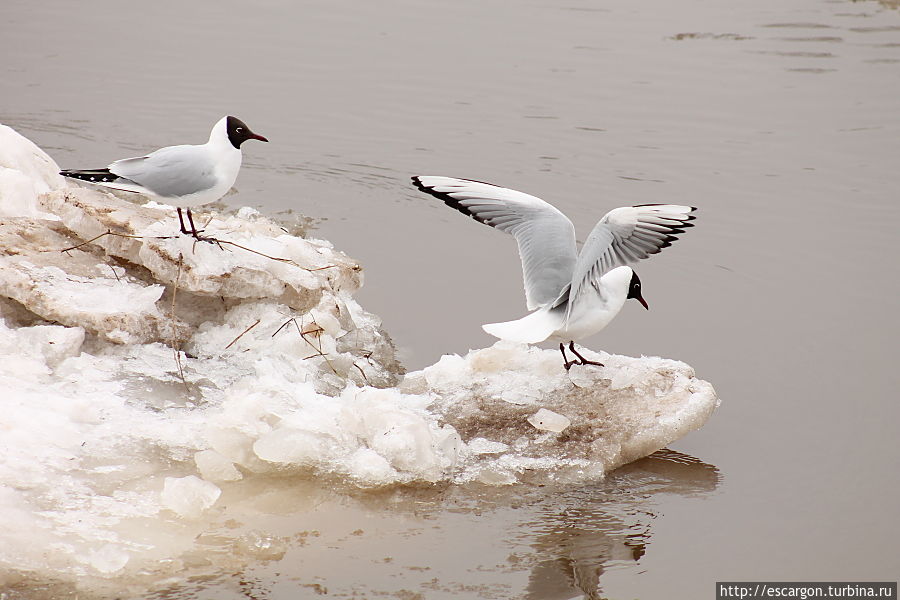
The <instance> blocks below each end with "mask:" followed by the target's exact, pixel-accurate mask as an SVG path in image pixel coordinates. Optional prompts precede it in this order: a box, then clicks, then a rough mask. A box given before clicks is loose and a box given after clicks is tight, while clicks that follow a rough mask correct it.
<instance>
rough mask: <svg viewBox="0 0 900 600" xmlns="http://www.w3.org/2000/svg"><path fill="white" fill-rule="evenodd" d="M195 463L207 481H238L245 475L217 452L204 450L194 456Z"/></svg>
mask: <svg viewBox="0 0 900 600" xmlns="http://www.w3.org/2000/svg"><path fill="white" fill-rule="evenodd" d="M194 462H195V463H197V469H199V470H200V475H202V476H203V479H206V480H207V481H214V482H215V481H238V480H240V479H242V478H243V475H242V474H241V472H240V471H238V470H237V468H236V467H235V466H234V463H233V462H231V461H230V460H228V459H227V458H225V457H224V456H222V455H221V454H219V453H218V452H216V451H215V450H202V451H200V452H197V453H196V454H194Z"/></svg>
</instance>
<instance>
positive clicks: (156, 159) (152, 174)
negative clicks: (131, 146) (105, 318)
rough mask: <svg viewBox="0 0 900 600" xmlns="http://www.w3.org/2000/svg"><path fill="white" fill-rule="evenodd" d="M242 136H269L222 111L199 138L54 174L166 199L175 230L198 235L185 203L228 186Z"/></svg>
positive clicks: (210, 197)
mask: <svg viewBox="0 0 900 600" xmlns="http://www.w3.org/2000/svg"><path fill="white" fill-rule="evenodd" d="M247 140H259V141H261V142H268V141H269V140H267V139H266V138H264V137H263V136H261V135H257V134H255V133H253V132H252V131H251V130H250V128H249V127H247V125H246V124H245V123H244V122H243V121H241V120H240V119H238V118H237V117H222V118H221V119H220V120H219V121H218V122H217V123H216V124H215V125H213V128H212V131H211V132H210V134H209V141H208V142H206V143H205V144H199V145H196V146H192V145H181V146H167V147H165V148H160V149H159V150H157V151H155V152H151V153H150V154H148V155H146V156H137V157H135V158H123V159H122V160H117V161H116V162H114V163H112V164H111V165H109V167H107V168H105V169H88V170H72V171H60V175H64V176H65V177H71V178H72V179H78V180H79V181H86V182H88V183H92V184H95V185H100V186H103V187H108V188H112V189H114V190H121V191H125V192H137V193H139V194H144V195H146V196H149V197H151V198H154V199H158V200H160V201H161V202H163V203H165V204H172V205H174V206H175V207H177V209H178V222H179V224H180V225H181V233H185V234H187V233H189V234H191V235H193V236H194V237H195V238H196V239H198V240H199V239H201V238H200V233H201V231H198V230H197V227H196V226H195V225H194V217H193V215H191V208H192V207H195V206H201V205H203V204H209V203H210V202H215V201H216V200H218V199H219V198H221V197H222V196H224V195H225V194H226V193H227V192H228V190H230V189H231V186H233V185H234V180H235V179H237V174H238V171H239V170H240V169H241V144H243V143H244V142H246V141H247ZM182 208H186V209H187V218H188V222H189V223H190V225H191V229H190V231H189V230H188V229H186V228H185V226H184V218H183V217H182V215H181V209H182Z"/></svg>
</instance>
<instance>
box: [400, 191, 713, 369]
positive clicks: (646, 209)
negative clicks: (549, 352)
mask: <svg viewBox="0 0 900 600" xmlns="http://www.w3.org/2000/svg"><path fill="white" fill-rule="evenodd" d="M412 181H413V185H415V186H416V187H417V188H418V189H419V190H421V191H423V192H425V193H427V194H431V195H432V196H434V197H436V198H439V199H440V200H443V201H444V203H445V204H446V205H447V206H449V207H451V208H455V209H456V210H458V211H459V212H461V213H463V214H464V215H468V216H470V217H472V218H473V219H475V220H476V221H478V222H480V223H484V224H485V225H490V226H491V227H494V228H495V229H499V230H500V231H504V232H506V233H509V234H511V235H512V236H513V237H514V238H515V239H516V242H517V243H518V245H519V256H520V257H521V259H522V275H523V277H524V279H525V301H526V305H527V307H528V310H532V311H534V312H532V313H531V314H529V315H526V316H525V317H523V318H521V319H518V320H516V321H507V322H504V323H490V324H487V325H483V326H482V327H483V329H484V330H485V331H486V332H488V333H489V334H491V335H493V336H495V337H498V338H500V339H503V340H510V341H514V342H521V343H526V344H536V343H538V342H542V341H544V340H548V339H549V340H554V341H557V340H558V341H559V342H560V344H559V350H560V352H562V355H563V363H564V366H565V368H566V370H569V369H570V368H571V367H572V365H576V364H578V365H584V364H592V365H598V366H603V365H602V364H601V363H598V362H595V361H590V360H587V359H585V358H584V357H583V356H581V354H579V353H578V351H577V350H575V341H576V340H581V339H584V338H586V337H589V336H591V335H593V334H595V333H597V332H598V331H600V330H601V329H603V328H604V327H606V326H607V325H608V324H609V322H610V321H612V319H613V318H614V317H615V316H616V315H617V314H618V313H619V311H620V310H621V309H622V306H623V305H624V304H625V301H626V300H628V299H629V298H634V299H635V300H637V301H638V302H640V303H641V304H642V305H643V306H644V308H646V309H648V310H649V306H648V305H647V302H646V301H645V300H644V298H643V296H642V295H641V280H640V278H639V277H638V276H637V273H635V272H634V271H633V270H632V269H631V267H629V266H628V264H630V263H634V262H637V261H638V260H640V259H644V258H647V257H649V256H650V255H651V254H656V253H658V252H659V251H660V250H662V249H663V248H667V247H668V246H670V245H671V244H672V242H673V241H675V240H676V239H678V238H677V237H676V236H675V235H676V234H678V233H684V228H686V227H692V226H693V223H691V221H693V220H694V216H693V215H691V214H690V213H691V212H693V211H694V210H696V209H695V208H694V207H692V206H680V205H677V204H644V205H640V206H625V207H622V208H616V209H613V210H611V211H610V212H608V213H607V214H606V215H605V216H604V217H603V218H602V219H600V221H599V222H598V223H597V225H596V226H595V227H594V229H593V231H591V234H590V235H589V236H588V238H587V241H585V243H584V246H583V247H582V248H581V252H580V253H578V252H577V248H576V245H575V227H574V226H573V225H572V222H571V221H570V220H569V219H568V217H566V216H565V215H564V214H563V213H561V212H560V211H559V210H557V209H556V208H555V207H554V206H552V205H550V204H548V203H547V202H544V201H543V200H541V199H540V198H537V197H536V196H531V195H529V194H525V193H522V192H517V191H515V190H511V189H507V188H502V187H499V186H496V185H492V184H490V183H483V182H480V181H471V180H468V179H456V178H453V177H440V176H433V175H421V176H416V177H413V178H412ZM567 341H568V342H569V350H571V351H572V353H573V354H574V355H575V356H576V357H577V358H576V359H573V360H571V361H570V360H568V357H567V356H566V351H565V342H567Z"/></svg>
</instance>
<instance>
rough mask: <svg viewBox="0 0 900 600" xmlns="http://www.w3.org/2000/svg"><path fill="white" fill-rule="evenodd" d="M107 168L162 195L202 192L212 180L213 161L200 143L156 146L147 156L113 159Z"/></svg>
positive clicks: (214, 176) (211, 185)
mask: <svg viewBox="0 0 900 600" xmlns="http://www.w3.org/2000/svg"><path fill="white" fill-rule="evenodd" d="M109 170H110V172H111V173H113V174H115V175H118V176H119V177H124V178H125V179H130V180H131V181H133V182H135V183H137V184H139V185H141V186H143V187H145V188H146V189H147V190H149V191H150V192H152V193H154V194H156V195H157V196H162V197H164V198H171V197H177V196H187V195H188V194H194V193H196V192H202V191H204V190H207V189H209V188H211V187H214V186H215V184H216V165H215V162H214V161H213V159H212V157H211V156H210V155H209V153H207V152H204V151H203V149H202V147H201V146H189V145H184V146H169V147H167V148H160V149H159V150H157V151H156V152H153V153H151V154H148V155H147V156H137V157H135V158H124V159H122V160H117V161H116V162H114V163H112V164H111V165H109Z"/></svg>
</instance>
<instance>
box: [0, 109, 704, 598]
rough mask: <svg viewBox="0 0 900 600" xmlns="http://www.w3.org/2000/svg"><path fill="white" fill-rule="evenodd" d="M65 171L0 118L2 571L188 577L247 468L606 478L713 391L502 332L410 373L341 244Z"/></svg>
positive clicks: (336, 480) (668, 433)
mask: <svg viewBox="0 0 900 600" xmlns="http://www.w3.org/2000/svg"><path fill="white" fill-rule="evenodd" d="M57 170H58V169H57V167H56V165H55V163H54V162H53V161H52V159H50V158H49V157H48V156H47V155H46V154H45V153H43V152H42V151H41V150H40V149H38V148H37V147H36V146H34V144H32V143H31V142H29V141H28V140H26V139H25V138H23V137H21V136H20V135H19V134H17V133H16V132H14V131H13V130H11V129H9V128H8V127H4V126H0V357H2V360H0V390H2V395H0V407H2V411H0V583H2V582H3V579H4V573H22V572H31V573H38V574H40V575H41V576H44V577H47V578H54V579H64V580H65V579H70V580H76V579H78V580H80V581H87V580H91V579H94V580H103V579H109V578H117V577H123V576H125V575H128V574H132V575H133V574H135V573H145V574H146V573H150V574H152V575H153V576H154V577H163V576H174V575H176V574H178V573H182V572H183V568H184V566H185V563H183V562H181V561H180V559H179V557H181V556H183V555H185V554H186V553H190V552H193V551H194V550H195V543H196V542H195V539H196V538H197V536H198V535H199V534H201V533H202V532H203V531H206V530H207V529H208V528H209V527H212V526H213V524H221V523H222V522H224V521H226V520H237V521H240V519H241V514H240V510H241V509H240V508H233V507H232V506H231V505H230V504H229V503H225V502H223V501H222V498H223V497H226V496H227V494H228V493H229V490H230V489H231V487H232V486H240V485H247V484H248V481H249V482H252V481H253V480H254V479H256V478H265V480H266V481H273V482H282V483H281V485H286V486H290V485H291V482H292V481H294V482H296V481H299V480H308V479H312V478H315V479H317V480H320V481H322V482H323V484H325V485H334V486H338V487H340V486H355V487H376V486H389V485H400V484H407V483H419V484H421V483H428V482H445V483H451V484H465V483H467V482H475V481H477V482H480V483H488V484H493V485H501V484H513V483H516V482H521V481H523V480H534V479H540V478H541V477H543V478H548V479H554V480H563V481H566V480H580V479H584V478H592V477H602V476H603V474H604V473H606V472H608V471H609V470H610V469H613V468H615V467H617V466H620V465H622V464H625V463H627V462H630V461H632V460H635V459H637V458H640V457H643V456H646V455H648V454H650V453H652V452H654V451H655V450H658V449H660V448H662V447H664V446H666V445H667V444H668V443H670V442H672V441H673V440H676V439H678V438H680V437H682V436H683V435H685V434H686V433H688V432H689V431H691V430H693V429H696V428H698V427H700V426H701V425H702V424H703V423H704V422H705V421H706V419H707V418H708V417H709V416H710V414H711V413H712V411H713V410H714V408H715V407H716V406H717V405H718V399H717V397H716V395H715V392H714V391H713V389H712V386H711V385H710V384H709V383H707V382H705V381H702V380H700V379H697V378H696V377H695V375H694V372H693V370H692V369H691V368H690V367H689V366H688V365H685V364H684V363H680V362H677V361H671V360H665V359H660V358H628V357H623V356H615V355H608V354H604V353H593V354H592V353H591V352H589V351H587V356H588V358H592V359H595V360H598V359H599V360H600V361H602V362H603V363H605V364H606V367H585V368H578V367H576V368H573V369H572V370H571V371H569V372H566V371H565V370H563V369H562V365H561V359H560V357H559V354H558V352H557V351H555V350H540V349H538V348H534V347H526V346H521V345H515V344H509V343H505V342H498V343H496V344H494V345H493V346H491V347H489V348H484V349H480V350H474V351H471V352H469V353H468V354H467V355H466V356H462V357H461V356H444V357H443V358H442V359H441V360H440V361H438V362H437V363H436V364H434V365H432V366H430V367H428V368H426V369H423V370H421V371H418V372H415V373H409V374H406V375H405V376H404V374H403V370H402V368H401V366H400V364H399V363H398V362H397V359H396V357H395V351H394V347H393V344H392V343H391V340H390V338H389V336H388V334H387V333H386V332H385V331H384V330H383V329H382V328H381V323H380V320H379V319H378V317H377V316H375V315H373V314H371V313H368V312H367V311H365V310H364V309H363V308H362V307H361V306H360V305H359V304H358V303H357V302H356V300H355V299H354V298H353V293H354V292H355V291H356V290H357V289H359V287H360V286H361V285H362V282H363V273H362V269H361V267H360V266H359V264H358V263H357V262H356V261H354V260H352V259H350V258H349V257H347V256H346V255H344V254H343V253H341V252H339V251H337V250H335V249H334V248H333V247H332V245H331V244H330V243H328V242H326V241H322V240H315V239H307V238H303V237H297V236H293V235H289V234H288V233H286V232H285V231H284V230H283V229H282V228H280V227H279V226H278V225H277V224H276V223H273V222H272V221H270V220H268V219H266V218H264V217H262V216H261V215H259V214H258V213H256V211H254V210H252V209H242V210H241V211H239V212H238V213H236V214H231V215H222V214H217V213H212V212H210V213H208V214H207V215H206V218H204V217H202V216H201V217H200V218H201V219H202V220H203V221H204V222H205V220H206V219H210V221H209V223H208V224H207V225H205V227H206V235H211V236H214V237H216V238H219V239H221V240H224V241H225V243H223V245H221V246H218V245H215V244H209V243H195V242H194V240H192V239H191V238H189V237H187V236H172V231H174V230H175V229H176V221H175V219H176V217H175V214H174V210H172V209H171V208H169V207H165V206H161V205H157V204H153V203H149V204H146V205H144V206H138V205H136V204H133V203H131V202H128V201H125V200H123V199H121V198H118V197H115V196H113V195H110V194H108V193H104V192H99V191H94V190H90V189H87V188H83V187H78V186H68V185H66V183H65V182H64V181H62V180H61V179H60V178H59V176H58V175H57V174H56V173H57ZM198 216H199V215H198ZM105 232H112V233H114V234H119V235H103V234H104V233H105ZM97 236H100V237H97ZM93 238H96V239H94V240H93V241H92V242H90V243H86V244H85V243H84V242H86V241H88V240H91V239H93ZM271 485H273V486H276V487H277V485H278V484H276V483H272V484H271ZM238 506H242V505H240V504H239V505H238ZM236 535H237V534H236ZM241 535H242V536H244V537H241V538H240V540H245V538H246V535H248V534H246V533H245V532H244V533H241ZM253 536H257V537H259V536H261V537H259V539H264V540H269V534H267V533H266V532H262V533H258V532H257V533H253V534H252V535H251V537H252V538H253V539H257V538H256V537H253ZM246 539H250V538H246ZM240 540H239V539H237V538H236V539H235V540H234V547H235V548H240V547H243V546H242V544H243V545H248V543H245V542H246V540H245V541H244V542H242V541H240ZM271 545H272V544H270V543H269V542H266V543H265V544H264V546H265V547H266V548H268V547H270V546H271ZM250 546H253V547H256V545H254V544H249V546H248V547H250ZM275 546H277V547H278V548H281V546H279V545H278V544H275ZM281 551H282V552H283V549H282V550H281ZM275 554H277V552H276V553H275ZM246 556H247V559H248V560H249V559H250V558H252V557H253V556H254V552H251V551H249V550H248V551H247V552H246ZM273 556H274V555H273ZM232 559H233V557H232Z"/></svg>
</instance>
